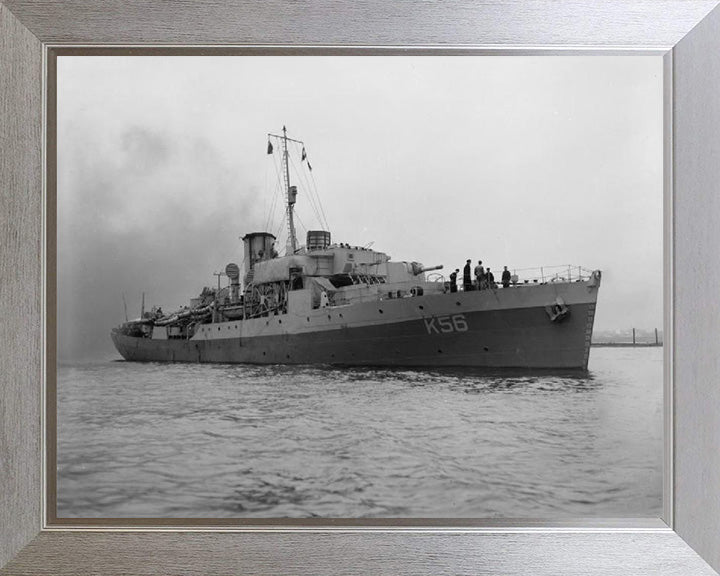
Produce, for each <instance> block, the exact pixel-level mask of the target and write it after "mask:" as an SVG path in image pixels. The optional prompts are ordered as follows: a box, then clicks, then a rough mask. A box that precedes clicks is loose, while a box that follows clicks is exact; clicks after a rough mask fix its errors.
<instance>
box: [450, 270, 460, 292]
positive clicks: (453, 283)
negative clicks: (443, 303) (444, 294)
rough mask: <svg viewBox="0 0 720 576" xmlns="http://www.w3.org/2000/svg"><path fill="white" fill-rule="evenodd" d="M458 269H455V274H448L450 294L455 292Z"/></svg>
mask: <svg viewBox="0 0 720 576" xmlns="http://www.w3.org/2000/svg"><path fill="white" fill-rule="evenodd" d="M458 272H460V268H456V269H455V272H451V273H450V292H457V275H458Z"/></svg>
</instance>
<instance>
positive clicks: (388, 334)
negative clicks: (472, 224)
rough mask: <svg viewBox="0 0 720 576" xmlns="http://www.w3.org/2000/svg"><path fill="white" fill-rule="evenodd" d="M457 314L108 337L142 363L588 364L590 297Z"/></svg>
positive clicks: (565, 366) (591, 317)
mask: <svg viewBox="0 0 720 576" xmlns="http://www.w3.org/2000/svg"><path fill="white" fill-rule="evenodd" d="M461 316H462V319H458V320H456V321H454V322H453V321H446V322H444V323H442V325H440V324H438V323H436V322H433V321H428V320H427V319H422V318H420V319H412V320H403V321H394V322H388V323H384V324H376V325H373V326H361V327H347V326H345V327H337V328H332V329H327V330H319V331H316V332H309V333H308V332H305V333H302V334H290V333H288V334H278V335H268V336H252V337H246V338H243V337H232V338H226V339H216V340H153V339H150V338H135V337H130V336H126V335H123V334H120V333H118V332H113V333H112V339H113V342H114V343H115V346H116V348H117V349H118V351H119V352H120V354H121V355H122V356H123V358H125V359H126V360H132V361H144V362H193V363H205V362H207V363H246V364H336V365H352V366H417V367H432V366H476V367H488V368H560V369H583V370H584V369H587V363H588V356H589V351H590V338H591V334H592V325H593V320H594V316H595V303H594V302H591V303H585V304H573V305H572V306H571V313H570V314H569V315H568V316H567V317H566V318H564V319H563V320H562V321H558V322H552V321H551V320H550V318H549V317H548V313H547V311H546V309H545V307H541V306H538V307H532V308H520V309H504V310H488V311H474V312H464V313H463V314H462V315H461Z"/></svg>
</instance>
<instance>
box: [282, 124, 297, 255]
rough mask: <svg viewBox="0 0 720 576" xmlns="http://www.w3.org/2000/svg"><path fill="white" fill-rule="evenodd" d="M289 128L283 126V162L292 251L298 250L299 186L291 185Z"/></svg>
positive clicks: (289, 240) (289, 243) (289, 238)
mask: <svg viewBox="0 0 720 576" xmlns="http://www.w3.org/2000/svg"><path fill="white" fill-rule="evenodd" d="M287 141H288V137H287V129H286V128H285V126H283V162H284V163H285V196H286V198H287V218H288V245H289V248H290V251H291V253H293V254H294V253H295V250H297V237H296V235H295V218H294V208H295V198H296V197H297V188H296V187H295V186H290V159H289V157H288V148H287Z"/></svg>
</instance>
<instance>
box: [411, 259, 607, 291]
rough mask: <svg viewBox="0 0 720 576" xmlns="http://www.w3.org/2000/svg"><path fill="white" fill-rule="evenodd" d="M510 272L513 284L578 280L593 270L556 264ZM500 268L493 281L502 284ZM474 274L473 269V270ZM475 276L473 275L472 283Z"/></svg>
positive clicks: (430, 278)
mask: <svg viewBox="0 0 720 576" xmlns="http://www.w3.org/2000/svg"><path fill="white" fill-rule="evenodd" d="M508 270H509V271H510V274H512V277H513V280H514V282H512V283H514V284H516V285H520V284H545V283H547V282H580V281H583V280H590V277H591V276H592V273H593V270H588V269H587V268H583V267H582V266H574V265H572V264H560V265H557V266H540V267H537V268H512V269H510V268H509V269H508ZM502 273H503V271H502V270H497V271H493V275H494V276H495V283H496V284H497V285H498V286H502ZM473 274H474V270H473ZM425 281H426V282H447V278H445V276H443V275H442V274H439V273H437V272H435V273H431V274H428V275H427V276H426V278H425ZM474 283H475V277H474V276H473V284H474ZM458 290H462V276H460V275H458Z"/></svg>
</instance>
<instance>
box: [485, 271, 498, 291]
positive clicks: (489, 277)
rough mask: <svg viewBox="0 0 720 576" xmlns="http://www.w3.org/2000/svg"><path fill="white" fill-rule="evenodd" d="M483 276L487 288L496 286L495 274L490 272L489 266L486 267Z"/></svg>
mask: <svg viewBox="0 0 720 576" xmlns="http://www.w3.org/2000/svg"><path fill="white" fill-rule="evenodd" d="M485 277H486V278H487V285H488V288H497V284H495V275H494V274H493V273H492V272H490V268H488V269H487V274H486V275H485Z"/></svg>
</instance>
